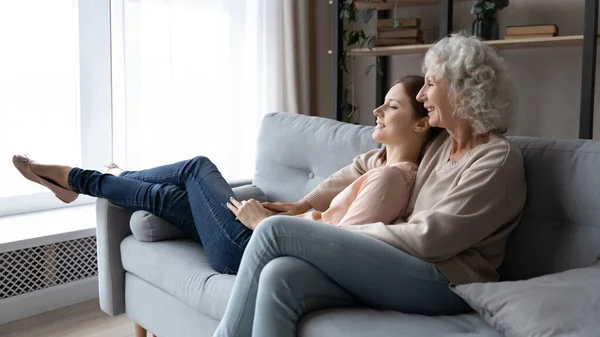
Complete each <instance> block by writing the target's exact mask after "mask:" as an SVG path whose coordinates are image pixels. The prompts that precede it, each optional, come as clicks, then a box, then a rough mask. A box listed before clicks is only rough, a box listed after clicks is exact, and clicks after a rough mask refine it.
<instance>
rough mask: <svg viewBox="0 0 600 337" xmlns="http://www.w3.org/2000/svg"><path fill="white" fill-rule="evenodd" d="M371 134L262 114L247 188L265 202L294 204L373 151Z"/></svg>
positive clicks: (369, 128)
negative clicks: (263, 196) (257, 190)
mask: <svg viewBox="0 0 600 337" xmlns="http://www.w3.org/2000/svg"><path fill="white" fill-rule="evenodd" d="M374 129H375V127H374V126H365V125H354V124H350V123H340V122H338V121H335V120H332V119H329V118H322V117H311V116H304V115H299V114H293V113H284V112H283V113H271V114H267V115H265V117H264V118H263V120H262V124H261V128H260V133H259V136H258V149H257V155H256V169H255V171H254V178H253V179H252V183H253V184H254V185H256V186H258V187H259V188H260V189H261V190H263V191H264V192H265V194H266V196H267V198H269V200H270V201H285V202H296V201H298V200H300V199H301V198H302V197H304V196H305V195H306V194H308V192H310V191H312V189H313V188H315V187H316V186H317V185H318V184H319V183H320V182H321V181H323V180H324V179H325V178H327V177H329V176H330V175H331V174H332V173H334V172H335V171H337V170H339V169H340V168H342V167H344V166H347V165H349V164H351V163H352V159H354V157H356V156H357V155H359V154H361V153H365V152H368V151H370V150H373V149H376V148H378V147H379V146H380V145H379V144H378V143H376V142H375V141H374V140H373V138H372V134H373V130H374Z"/></svg>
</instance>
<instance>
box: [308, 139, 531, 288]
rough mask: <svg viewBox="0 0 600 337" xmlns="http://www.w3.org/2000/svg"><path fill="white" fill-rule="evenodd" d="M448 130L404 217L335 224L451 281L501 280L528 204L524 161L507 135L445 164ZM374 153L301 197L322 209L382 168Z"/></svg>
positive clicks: (425, 164)
mask: <svg viewBox="0 0 600 337" xmlns="http://www.w3.org/2000/svg"><path fill="white" fill-rule="evenodd" d="M450 150H451V143H450V137H449V136H448V133H446V132H443V133H442V134H440V135H439V136H438V137H437V138H436V139H435V140H434V141H433V142H432V144H431V145H430V147H429V148H428V149H427V152H426V153H425V155H424V157H423V160H422V162H421V164H420V166H419V171H418V173H417V179H416V182H415V186H414V188H413V191H412V195H411V198H410V201H409V204H408V208H407V212H406V213H407V214H408V216H407V217H404V218H398V219H397V220H396V221H394V223H393V224H391V225H386V224H384V223H382V222H376V223H369V224H363V225H342V226H340V227H342V228H345V229H348V230H354V231H358V232H361V233H363V234H366V235H369V236H371V237H374V238H377V239H379V240H381V241H384V242H386V243H388V244H390V245H392V246H394V247H396V248H398V249H401V250H403V251H405V252H407V253H409V254H411V255H413V256H416V257H418V258H420V259H422V260H424V261H428V262H431V263H434V264H435V266H436V267H437V268H438V270H440V272H441V273H443V274H444V275H445V276H446V278H447V279H448V280H449V281H450V282H451V283H454V284H463V283H471V282H489V281H496V280H498V272H497V269H498V267H499V266H500V264H501V263H502V260H503V258H504V253H505V249H506V241H507V239H508V234H509V233H510V232H511V231H512V230H513V229H514V228H515V226H516V225H517V223H518V221H519V219H520V216H521V212H522V209H523V206H524V204H525V196H526V185H525V172H524V167H523V159H522V157H521V154H520V152H519V150H518V149H516V148H514V147H512V146H511V144H510V143H509V142H508V141H507V140H506V138H505V137H503V136H501V135H494V134H493V135H492V136H491V138H490V141H489V142H488V143H486V144H482V145H479V146H477V147H476V148H474V149H472V150H471V151H469V152H468V153H467V154H466V155H465V156H464V157H463V158H462V159H460V160H458V161H449V155H450ZM379 151H380V150H373V151H370V152H367V153H365V154H362V155H360V156H357V157H356V158H355V159H354V161H353V163H352V164H351V165H348V166H346V167H344V168H342V169H341V170H339V171H338V172H336V173H334V174H333V175H332V176H330V177H329V178H327V179H326V180H324V181H323V182H322V183H321V184H319V185H318V186H317V187H316V188H315V189H314V190H313V191H311V192H310V193H309V194H308V195H306V196H305V199H306V200H307V201H308V202H309V203H310V204H311V206H313V207H314V208H315V209H316V210H320V211H325V210H326V209H327V208H328V207H329V205H330V203H331V201H332V200H333V198H334V197H335V196H336V195H337V194H338V193H340V192H341V191H342V190H343V189H344V188H346V187H347V186H348V185H350V184H351V183H352V182H353V181H354V180H356V179H358V177H360V176H361V175H363V174H365V173H366V172H367V171H368V170H370V169H373V168H376V167H379V166H381V165H382V163H381V161H379V160H377V153H378V152H379Z"/></svg>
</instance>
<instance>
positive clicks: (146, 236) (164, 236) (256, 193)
mask: <svg viewBox="0 0 600 337" xmlns="http://www.w3.org/2000/svg"><path fill="white" fill-rule="evenodd" d="M232 190H233V193H234V194H235V197H236V198H237V199H238V200H248V199H256V200H258V201H261V202H264V201H267V197H266V196H265V194H264V193H263V192H262V191H261V189H260V188H258V187H256V186H253V185H243V186H238V187H234V188H233V189H232ZM129 226H130V227H131V232H132V233H133V236H134V237H135V238H136V239H138V241H143V242H154V241H162V240H172V239H178V238H182V237H183V236H184V235H183V233H182V232H181V231H180V230H179V229H178V228H177V227H175V226H174V225H171V224H170V223H169V222H167V221H166V220H163V219H162V218H160V217H157V216H156V215H154V214H152V213H150V212H147V211H136V212H134V213H133V215H132V216H131V220H130V221H129Z"/></svg>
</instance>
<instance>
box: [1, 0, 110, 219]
mask: <svg viewBox="0 0 600 337" xmlns="http://www.w3.org/2000/svg"><path fill="white" fill-rule="evenodd" d="M87 7H90V5H86V4H83V7H79V6H78V5H77V1H73V0H52V1H48V0H20V1H2V2H0V45H2V49H3V52H2V53H0V93H1V94H0V216H3V215H9V214H16V213H23V212H28V211H33V210H42V209H51V208H58V207H63V206H64V204H63V203H62V202H60V201H59V200H57V199H56V198H55V197H54V196H53V195H52V194H51V193H50V192H48V191H47V190H46V189H45V188H43V187H41V186H39V185H37V184H34V183H32V182H29V181H27V180H26V179H24V178H23V177H22V176H21V175H20V174H19V173H18V172H17V170H15V168H14V167H13V165H12V162H11V158H12V156H13V155H14V154H17V153H27V154H29V155H30V157H32V158H34V159H35V160H38V161H40V162H49V163H60V164H65V165H73V166H81V165H92V164H97V163H95V162H94V160H93V159H91V156H90V155H84V154H85V153H86V152H88V153H89V152H90V150H94V151H95V152H96V153H98V154H99V155H98V156H97V157H102V156H103V152H102V151H96V150H97V149H94V147H97V145H94V146H90V145H89V144H91V143H92V142H89V141H86V138H87V137H88V135H87V134H86V132H87V130H90V129H97V130H99V131H100V132H103V133H104V134H106V128H105V127H104V128H102V126H101V127H100V128H98V127H97V125H94V123H98V119H101V120H102V119H103V120H105V121H106V120H107V118H110V111H105V112H104V116H102V115H99V116H96V117H93V118H90V116H91V112H92V110H90V109H89V106H90V105H92V104H98V103H100V101H101V100H105V101H106V98H107V97H110V96H107V95H105V94H104V97H100V98H99V95H102V90H99V89H101V85H102V83H101V82H100V83H98V84H94V85H93V87H90V83H91V82H93V81H96V80H97V78H95V77H94V72H93V71H90V69H92V68H93V67H94V66H98V65H99V64H98V63H96V61H97V60H98V58H91V59H90V58H87V59H86V60H85V61H83V62H80V55H85V53H84V54H80V49H79V48H80V43H79V41H80V38H87V37H89V36H87V35H86V34H89V32H90V31H91V28H92V27H90V24H88V25H87V28H86V29H82V27H80V25H79V22H80V20H79V19H80V13H83V15H84V17H83V18H85V15H90V14H86V13H90V11H89V8H87ZM100 17H102V12H101V11H100ZM94 44H95V45H96V46H97V47H98V40H95V42H94ZM107 46H108V45H107ZM100 47H101V46H100ZM101 48H104V49H105V50H106V51H107V52H108V48H107V47H101ZM97 49H98V48H96V50H97ZM105 62H106V63H107V61H106V60H105ZM91 92H99V93H100V94H94V95H95V97H96V99H93V97H92V96H90V93H91ZM100 106H102V105H101V104H100ZM94 120H95V121H94ZM101 124H102V123H100V125H101ZM91 134H95V131H94V132H91ZM106 136H110V135H109V134H107V135H106ZM100 141H101V142H104V143H106V139H105V138H104V139H103V138H100ZM104 146H105V147H106V148H107V149H108V150H110V144H105V145H104ZM104 152H106V151H104ZM103 159H104V160H106V159H107V158H106V156H105V155H104V158H103ZM91 201H93V199H91V198H85V197H81V198H79V199H78V201H76V202H75V204H81V203H89V202H91Z"/></svg>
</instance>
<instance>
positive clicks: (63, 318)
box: [0, 300, 151, 337]
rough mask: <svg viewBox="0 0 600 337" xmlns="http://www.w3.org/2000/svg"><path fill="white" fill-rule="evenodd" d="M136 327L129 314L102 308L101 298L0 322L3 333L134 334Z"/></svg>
mask: <svg viewBox="0 0 600 337" xmlns="http://www.w3.org/2000/svg"><path fill="white" fill-rule="evenodd" d="M133 329H134V327H133V322H131V321H130V320H129V318H128V317H127V316H125V315H121V316H117V317H112V316H108V315H107V314H105V313H104V312H102V311H101V310H100V306H99V304H98V300H92V301H87V302H83V303H80V304H75V305H72V306H69V307H66V308H62V309H58V310H55V311H50V312H47V313H44V314H40V315H37V316H34V317H30V318H26V319H23V320H20V321H16V322H12V323H8V324H5V325H0V336H2V337H42V336H43V337H59V336H61V337H76V336H77V337H133V336H134V331H133ZM150 336H151V335H150Z"/></svg>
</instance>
